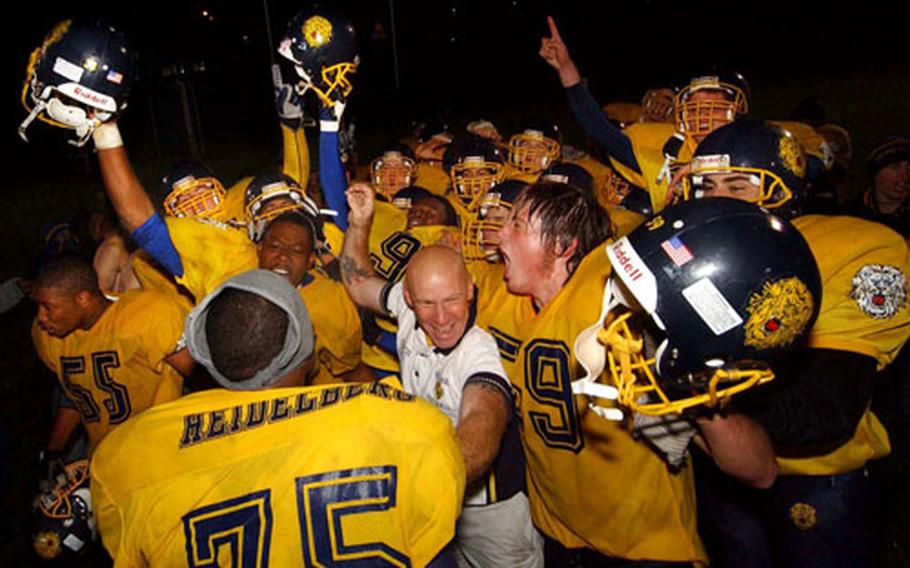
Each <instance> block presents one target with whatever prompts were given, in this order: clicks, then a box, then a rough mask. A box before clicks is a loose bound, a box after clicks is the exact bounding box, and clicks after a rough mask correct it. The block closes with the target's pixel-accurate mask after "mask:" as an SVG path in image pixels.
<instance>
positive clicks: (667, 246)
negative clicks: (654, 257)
mask: <svg viewBox="0 0 910 568" xmlns="http://www.w3.org/2000/svg"><path fill="white" fill-rule="evenodd" d="M660 248H662V249H664V252H665V253H667V256H669V257H670V260H672V261H673V264H675V265H676V266H682V265H684V264H685V263H687V262H689V261H690V260H692V259H693V258H695V257H694V256H692V251H690V250H689V247H687V246H686V245H685V244H684V243H683V242H682V241H681V240H679V238H678V237H673V238H671V239H667V240H666V241H664V242H662V243H661V244H660Z"/></svg>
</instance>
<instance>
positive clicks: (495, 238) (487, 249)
mask: <svg viewBox="0 0 910 568" xmlns="http://www.w3.org/2000/svg"><path fill="white" fill-rule="evenodd" d="M528 185H529V184H527V183H526V182H524V181H521V180H517V179H507V180H505V181H503V182H502V183H499V184H497V185H496V187H494V188H493V189H491V190H490V191H488V192H487V193H486V194H485V195H484V196H483V198H482V199H481V201H480V207H479V208H478V209H477V212H476V213H475V214H474V215H472V216H471V218H470V220H468V221H467V222H462V225H461V255H462V256H463V257H464V259H465V260H486V261H489V262H499V230H500V229H501V228H502V227H503V225H504V224H505V222H506V220H507V219H508V217H509V211H511V209H512V205H513V204H514V203H515V200H516V199H518V194H519V193H521V191H522V190H523V189H524V188H526V187H528Z"/></svg>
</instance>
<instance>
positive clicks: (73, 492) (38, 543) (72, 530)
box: [32, 460, 96, 560]
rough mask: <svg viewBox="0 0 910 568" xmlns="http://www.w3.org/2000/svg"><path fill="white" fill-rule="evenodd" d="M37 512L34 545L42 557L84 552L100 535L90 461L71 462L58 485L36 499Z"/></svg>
mask: <svg viewBox="0 0 910 568" xmlns="http://www.w3.org/2000/svg"><path fill="white" fill-rule="evenodd" d="M33 514H34V526H33V530H32V544H33V546H34V549H35V553H36V554H37V555H38V556H39V557H41V558H43V559H45V560H53V559H56V558H62V557H64V556H75V555H78V554H81V553H83V552H84V551H85V548H86V545H88V544H89V543H91V542H92V541H94V540H95V537H96V532H95V520H94V518H93V517H92V495H91V493H90V492H89V478H88V460H79V461H75V462H72V463H69V464H67V465H66V467H65V469H64V473H61V474H60V475H59V476H57V482H56V484H55V486H54V487H53V488H52V489H51V490H50V491H48V492H46V493H43V494H41V495H39V496H38V498H37V499H36V500H35V503H34V505H33Z"/></svg>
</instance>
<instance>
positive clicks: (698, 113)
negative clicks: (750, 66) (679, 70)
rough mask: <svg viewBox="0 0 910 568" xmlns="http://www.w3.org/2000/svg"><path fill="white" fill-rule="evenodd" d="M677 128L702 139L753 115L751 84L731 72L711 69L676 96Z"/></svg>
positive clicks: (694, 79) (694, 78)
mask: <svg viewBox="0 0 910 568" xmlns="http://www.w3.org/2000/svg"><path fill="white" fill-rule="evenodd" d="M675 113H676V129H677V131H678V132H681V133H683V134H685V135H687V136H691V137H693V138H695V139H696V140H701V139H702V138H703V137H705V136H706V135H708V134H710V133H711V132H713V131H714V130H715V129H716V128H719V127H721V126H723V125H725V124H729V123H731V122H733V121H734V120H737V119H739V118H740V117H743V116H745V115H747V114H749V84H748V83H747V82H746V79H745V77H743V76H742V75H740V74H739V73H735V72H730V71H720V70H711V71H710V72H708V73H706V74H704V75H699V76H697V77H693V78H692V80H691V81H689V84H688V85H686V86H685V87H683V88H682V89H681V90H680V91H679V93H677V95H676V104H675Z"/></svg>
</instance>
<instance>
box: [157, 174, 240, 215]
mask: <svg viewBox="0 0 910 568" xmlns="http://www.w3.org/2000/svg"><path fill="white" fill-rule="evenodd" d="M161 186H162V189H163V190H164V192H166V197H165V198H164V211H165V212H166V213H167V214H168V215H171V216H172V217H198V218H217V217H218V216H220V215H221V214H222V213H223V212H224V199H225V195H226V192H225V190H224V186H223V185H222V184H221V182H220V181H218V178H216V177H215V174H214V173H212V171H211V170H210V169H208V168H207V167H206V166H205V165H203V164H201V163H199V162H191V161H187V162H178V163H177V164H174V167H172V168H171V171H170V172H168V174H167V175H166V176H164V179H162V180H161Z"/></svg>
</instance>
